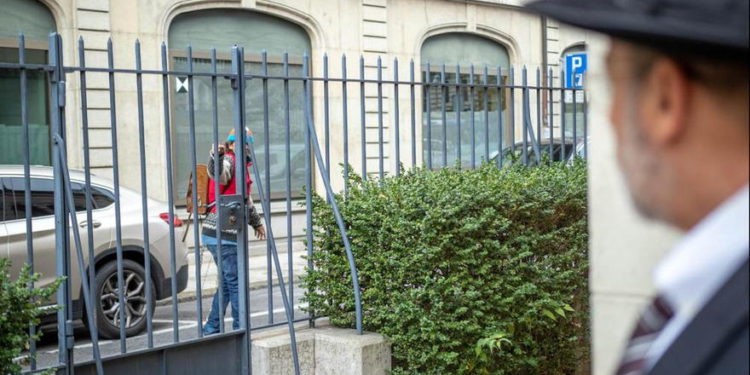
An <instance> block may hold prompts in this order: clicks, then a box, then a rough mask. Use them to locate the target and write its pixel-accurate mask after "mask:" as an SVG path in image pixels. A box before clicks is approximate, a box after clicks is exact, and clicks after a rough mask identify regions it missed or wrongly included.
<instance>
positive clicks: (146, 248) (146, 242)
mask: <svg viewBox="0 0 750 375" xmlns="http://www.w3.org/2000/svg"><path fill="white" fill-rule="evenodd" d="M135 68H136V70H141V42H140V41H139V40H136V41H135ZM135 80H136V81H135V84H136V92H137V95H138V99H137V100H138V138H139V141H140V142H139V144H140V147H139V148H140V160H141V209H142V211H143V264H144V267H145V271H146V277H145V278H146V280H145V282H146V331H147V332H146V335H147V338H146V340H147V344H148V347H149V348H153V347H154V332H153V330H154V327H153V322H152V319H153V314H152V309H153V301H152V298H153V295H152V294H153V293H152V290H151V288H153V286H152V285H151V284H152V282H151V241H150V239H149V230H148V189H147V184H146V136H145V132H144V128H143V123H144V121H143V78H142V77H141V73H137V74H136V76H135ZM86 190H88V188H87V189H86ZM194 195H197V194H194ZM87 201H88V199H87ZM90 222H91V221H89V223H90ZM89 227H90V225H89ZM195 228H198V227H195ZM90 244H91V243H90V242H89V247H91V245H90ZM90 285H94V284H90Z"/></svg>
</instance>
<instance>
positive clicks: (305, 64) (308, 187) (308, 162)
mask: <svg viewBox="0 0 750 375" xmlns="http://www.w3.org/2000/svg"><path fill="white" fill-rule="evenodd" d="M360 68H361V73H362V77H363V78H364V71H365V69H364V60H363V59H362V58H360ZM302 75H303V76H305V77H309V76H310V63H309V58H308V56H307V53H305V55H304V57H303V58H302ZM302 82H303V85H302V88H303V92H304V93H305V105H307V100H308V99H309V98H308V97H307V90H309V89H311V88H310V87H308V85H307V84H306V83H305V82H307V81H302ZM361 90H362V135H363V137H362V139H363V140H364V133H365V132H364V130H365V123H364V118H365V112H364V103H365V101H364V100H365V99H364V95H365V86H364V83H363V84H362V88H361ZM310 136H311V135H310V129H305V221H306V225H307V226H306V228H307V229H306V231H305V234H306V235H307V238H306V240H307V268H309V269H312V267H313V261H312V253H313V228H312V194H313V190H312V189H313V188H312V150H311V146H310ZM363 142H364V141H363ZM364 152H365V149H364V144H363V145H362V155H363V157H362V168H365V164H364V163H365V162H366V160H365V159H364ZM365 176H366V175H365V174H362V178H365ZM331 198H333V195H331ZM279 276H281V274H279ZM314 326H315V320H314V319H313V317H310V328H312V327H314Z"/></svg>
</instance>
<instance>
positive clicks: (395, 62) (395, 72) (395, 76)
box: [393, 58, 401, 176]
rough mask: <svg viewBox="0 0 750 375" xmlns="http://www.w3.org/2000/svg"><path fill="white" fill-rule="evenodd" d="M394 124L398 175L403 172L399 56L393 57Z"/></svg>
mask: <svg viewBox="0 0 750 375" xmlns="http://www.w3.org/2000/svg"><path fill="white" fill-rule="evenodd" d="M393 82H394V83H393V106H394V110H393V112H394V113H393V126H394V129H393V131H394V137H395V138H396V160H395V161H396V176H398V175H400V174H401V150H400V148H399V145H400V143H401V140H400V137H399V131H398V130H399V129H398V126H399V121H398V120H399V118H398V116H399V113H398V58H394V59H393Z"/></svg>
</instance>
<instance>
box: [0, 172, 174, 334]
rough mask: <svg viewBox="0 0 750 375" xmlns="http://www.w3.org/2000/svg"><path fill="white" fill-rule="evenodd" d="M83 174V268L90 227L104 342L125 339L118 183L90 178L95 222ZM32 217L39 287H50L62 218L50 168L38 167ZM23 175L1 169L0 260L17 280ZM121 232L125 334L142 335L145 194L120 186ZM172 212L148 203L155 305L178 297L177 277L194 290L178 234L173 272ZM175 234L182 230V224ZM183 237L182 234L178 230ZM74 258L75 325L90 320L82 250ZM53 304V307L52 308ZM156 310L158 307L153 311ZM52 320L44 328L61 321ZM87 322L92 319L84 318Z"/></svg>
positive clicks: (79, 183) (75, 181)
mask: <svg viewBox="0 0 750 375" xmlns="http://www.w3.org/2000/svg"><path fill="white" fill-rule="evenodd" d="M84 178H85V177H84V173H83V172H82V171H71V172H70V180H71V182H72V188H73V196H74V200H75V206H76V211H77V212H78V213H77V215H76V216H77V220H78V226H79V228H78V229H79V233H80V237H81V241H82V246H83V249H82V250H83V255H84V258H85V259H84V262H85V264H86V265H88V264H89V263H88V262H89V261H88V251H89V247H88V234H87V233H88V227H89V226H91V229H92V232H93V239H94V243H93V250H94V256H95V271H96V283H95V285H94V288H93V290H94V291H95V293H96V297H97V298H96V299H95V302H96V306H95V311H96V312H95V314H96V324H97V327H98V329H99V335H101V337H103V338H115V337H119V332H120V328H119V327H120V319H119V309H120V307H119V303H118V292H117V290H118V289H117V264H116V241H115V204H114V186H113V184H112V181H110V180H107V179H102V178H98V177H96V176H93V175H92V176H91V196H92V202H91V204H92V207H93V210H92V220H91V222H88V221H87V218H86V216H87V215H86V194H85V183H84ZM30 182H31V205H32V208H31V214H32V221H31V222H32V232H33V250H34V251H33V254H34V271H35V272H38V273H40V274H41V278H40V280H39V281H38V283H37V285H39V286H44V285H49V284H50V283H51V282H52V281H53V280H54V279H55V264H56V255H55V218H54V203H53V202H54V199H53V189H54V185H53V173H52V168H50V167H40V166H33V167H31V181H30ZM24 186H25V180H24V174H23V167H22V166H10V165H0V256H2V257H6V258H10V259H11V261H12V270H11V272H12V275H17V274H18V272H19V271H20V269H21V267H22V266H23V264H24V263H26V262H27V255H26V252H27V240H26V235H27V233H26V220H25V204H24ZM120 202H121V215H120V217H121V233H122V249H123V263H122V265H123V280H124V281H125V287H124V289H125V296H126V305H127V308H126V309H125V313H126V314H125V315H126V322H125V327H126V334H127V335H128V336H131V335H135V334H137V333H139V332H140V331H142V330H143V329H144V327H145V325H146V292H145V290H146V289H145V280H146V273H145V270H144V240H143V226H142V222H143V213H142V212H143V211H142V209H141V195H140V193H138V192H135V191H133V190H130V189H127V188H124V187H120ZM167 212H168V211H167V205H165V204H163V203H159V202H157V201H154V200H151V199H149V200H148V215H149V217H148V230H149V243H150V247H149V250H150V254H151V257H150V258H151V275H150V277H151V280H152V281H153V282H152V285H153V289H152V293H151V295H152V296H153V298H154V299H156V300H160V299H164V298H168V297H169V296H171V293H172V278H173V277H175V278H176V282H177V292H180V291H182V290H183V289H185V287H186V286H187V281H188V266H187V254H188V253H187V248H186V247H185V244H184V243H183V242H182V241H180V240H179V239H180V236H179V235H177V234H176V235H175V241H174V246H175V247H174V249H175V253H174V259H175V264H176V270H177V272H176V275H172V272H171V271H170V268H171V267H170V236H169V225H168V221H169V217H168V214H167ZM174 225H175V227H180V226H182V223H181V222H180V221H179V219H175V223H174ZM175 231H176V232H177V233H179V234H180V235H181V234H182V233H181V232H182V228H179V229H178V228H175ZM72 238H73V237H72V231H71V251H70V267H71V269H70V282H71V289H72V300H73V312H74V318H75V319H80V318H83V313H84V310H85V309H84V308H83V298H82V295H81V292H82V289H81V278H80V272H79V269H78V261H77V255H76V251H75V243H74V242H73V240H72ZM50 302H51V303H54V301H50ZM152 306H153V304H152ZM54 319H55V316H54V315H50V316H47V317H45V319H43V324H44V323H45V322H52V321H54ZM83 321H84V323H85V322H86V319H83Z"/></svg>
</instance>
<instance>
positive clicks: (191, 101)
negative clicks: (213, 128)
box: [187, 45, 203, 337]
mask: <svg viewBox="0 0 750 375" xmlns="http://www.w3.org/2000/svg"><path fill="white" fill-rule="evenodd" d="M187 64H188V76H187V78H188V87H189V88H190V89H189V90H188V127H189V128H188V138H189V142H190V146H189V147H190V164H191V165H192V173H193V178H192V185H193V191H194V192H195V193H194V194H192V195H193V197H192V198H193V249H194V251H195V292H196V297H197V298H196V300H195V311H196V314H195V315H196V316H195V320H196V324H197V325H196V329H197V332H198V337H203V298H202V296H201V242H200V241H201V238H200V233H199V231H198V228H200V221H199V220H198V211H197V210H198V205H199V204H200V203H201V202H198V170H197V164H198V158H197V156H196V142H195V95H193V92H194V91H195V90H193V88H194V87H195V86H194V85H193V47H192V46H191V45H188V46H187Z"/></svg>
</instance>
